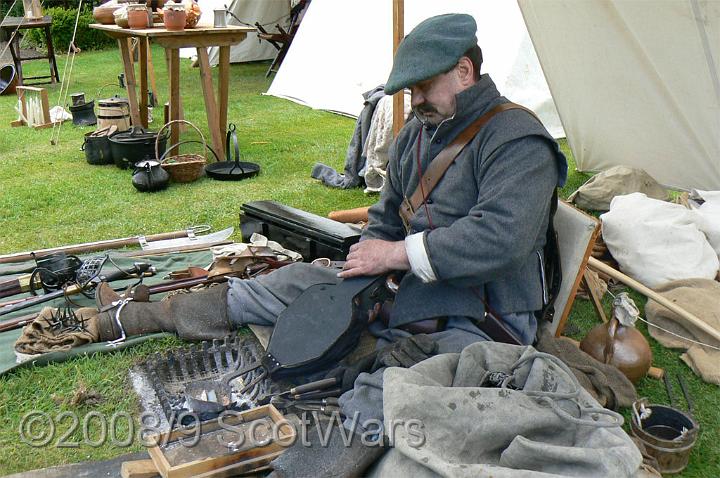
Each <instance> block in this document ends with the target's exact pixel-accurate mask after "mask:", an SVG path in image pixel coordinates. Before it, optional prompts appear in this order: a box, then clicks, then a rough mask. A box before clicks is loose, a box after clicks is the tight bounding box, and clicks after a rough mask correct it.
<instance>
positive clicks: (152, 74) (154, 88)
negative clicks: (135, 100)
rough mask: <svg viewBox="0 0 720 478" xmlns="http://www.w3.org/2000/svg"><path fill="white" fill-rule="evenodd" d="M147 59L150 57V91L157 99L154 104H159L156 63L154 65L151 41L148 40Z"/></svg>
mask: <svg viewBox="0 0 720 478" xmlns="http://www.w3.org/2000/svg"><path fill="white" fill-rule="evenodd" d="M147 59H148V74H149V75H150V91H152V94H153V99H154V100H155V104H154V105H153V106H157V105H159V104H160V97H159V96H158V93H157V84H156V82H155V65H153V59H152V49H151V48H150V42H149V41H148V49H147Z"/></svg>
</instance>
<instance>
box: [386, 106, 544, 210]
mask: <svg viewBox="0 0 720 478" xmlns="http://www.w3.org/2000/svg"><path fill="white" fill-rule="evenodd" d="M518 109H519V110H525V111H527V112H528V113H530V114H531V115H532V116H533V117H534V118H535V119H538V118H537V116H535V113H533V112H532V111H530V110H529V109H527V108H525V107H524V106H520V105H518V104H515V103H502V104H500V105H497V106H496V107H494V108H493V109H491V110H490V111H488V112H487V113H485V114H484V115H482V116H481V117H479V118H478V119H476V120H475V121H473V122H472V123H471V124H470V126H468V127H467V128H465V129H464V130H463V131H462V133H460V134H459V135H458V136H457V138H455V139H454V140H453V142H452V143H450V144H449V145H447V146H446V147H445V148H444V149H443V150H442V151H440V153H438V155H437V157H435V159H433V160H432V162H431V163H430V166H429V167H428V169H427V170H426V171H425V174H423V176H422V178H420V183H419V184H418V186H417V187H416V188H415V191H414V192H413V193H412V195H411V196H410V199H409V200H407V199H406V200H405V201H403V203H402V205H401V206H400V211H399V212H400V217H401V218H402V219H403V221H404V222H405V224H408V223H409V221H410V218H411V217H412V215H413V214H414V213H415V211H417V208H418V207H420V205H422V203H423V202H424V201H425V199H426V198H427V197H428V196H429V195H430V192H431V191H432V190H433V189H434V188H435V186H436V185H437V183H438V182H440V179H442V177H443V175H444V174H445V172H446V171H447V170H448V168H449V167H450V165H451V164H452V163H453V162H454V161H455V158H457V157H458V155H459V154H460V151H462V150H463V148H464V147H465V146H466V145H467V144H468V143H469V142H470V141H471V140H472V139H473V138H474V137H475V135H477V134H478V132H479V131H480V130H481V129H482V128H483V126H485V125H486V124H487V123H488V122H489V121H490V120H491V119H492V118H493V116H495V115H496V114H498V113H502V112H503V111H508V110H518ZM538 121H540V120H539V119H538ZM421 186H422V187H421ZM423 193H424V195H423Z"/></svg>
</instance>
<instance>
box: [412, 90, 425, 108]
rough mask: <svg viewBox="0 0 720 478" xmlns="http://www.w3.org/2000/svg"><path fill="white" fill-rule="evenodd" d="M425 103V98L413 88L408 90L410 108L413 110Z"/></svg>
mask: <svg viewBox="0 0 720 478" xmlns="http://www.w3.org/2000/svg"><path fill="white" fill-rule="evenodd" d="M423 103H425V97H424V96H423V95H422V93H420V92H419V91H417V90H416V89H414V88H411V89H410V106H411V107H412V108H413V109H414V108H417V107H418V106H419V105H421V104H423Z"/></svg>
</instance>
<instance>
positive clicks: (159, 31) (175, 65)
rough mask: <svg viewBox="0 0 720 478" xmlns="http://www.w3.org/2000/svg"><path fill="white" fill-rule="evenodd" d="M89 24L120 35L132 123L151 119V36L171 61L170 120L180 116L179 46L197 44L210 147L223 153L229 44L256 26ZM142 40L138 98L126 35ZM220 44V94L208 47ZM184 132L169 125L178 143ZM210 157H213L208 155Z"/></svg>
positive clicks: (171, 139) (140, 43)
mask: <svg viewBox="0 0 720 478" xmlns="http://www.w3.org/2000/svg"><path fill="white" fill-rule="evenodd" d="M90 28H94V29H96V30H101V31H103V32H105V33H106V34H107V35H109V36H110V37H112V38H115V39H117V41H118V45H119V47H120V54H121V55H122V61H123V66H124V69H125V84H126V85H127V93H128V101H129V103H130V119H131V121H132V122H133V124H137V125H140V124H141V125H143V126H144V127H147V124H148V109H147V107H148V76H147V73H148V53H147V52H148V43H149V41H150V40H152V41H153V42H155V43H157V44H158V45H160V46H162V47H163V48H164V49H165V55H166V58H167V61H168V77H169V79H170V120H171V121H172V120H176V119H179V118H180V48H197V54H198V61H199V64H200V80H201V81H200V84H201V86H202V92H203V97H204V100H205V112H206V113H207V123H208V129H209V130H210V141H211V144H212V148H213V149H214V150H215V152H216V153H217V154H218V156H219V157H220V158H221V160H222V158H224V156H225V143H224V136H225V131H226V130H227V111H228V89H229V80H230V47H231V46H232V45H235V44H237V43H240V42H241V41H242V40H243V39H245V37H246V36H247V34H248V32H253V31H255V29H254V28H249V27H238V26H228V27H226V28H215V27H212V26H197V27H195V28H188V29H185V30H182V31H168V30H166V29H165V28H164V27H153V28H146V29H141V30H131V29H128V28H121V27H119V26H117V25H101V24H92V25H90ZM130 38H137V39H138V41H139V47H140V48H139V52H140V53H139V61H138V63H139V65H140V102H139V104H138V97H137V92H136V87H137V83H136V80H135V68H134V66H133V62H132V58H131V54H130V47H129V44H128V39H130ZM214 46H217V47H219V48H220V62H219V86H218V97H217V101H216V100H215V92H214V87H213V81H212V73H211V70H210V59H209V58H208V52H207V48H209V47H214ZM179 136H180V128H179V123H173V124H172V125H170V141H171V142H170V144H171V145H173V144H177V143H178V139H179ZM208 160H210V158H208Z"/></svg>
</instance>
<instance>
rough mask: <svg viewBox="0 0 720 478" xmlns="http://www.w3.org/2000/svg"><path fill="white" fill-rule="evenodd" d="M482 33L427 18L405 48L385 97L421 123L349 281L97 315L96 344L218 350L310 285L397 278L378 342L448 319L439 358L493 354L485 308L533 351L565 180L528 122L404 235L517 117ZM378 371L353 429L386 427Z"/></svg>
mask: <svg viewBox="0 0 720 478" xmlns="http://www.w3.org/2000/svg"><path fill="white" fill-rule="evenodd" d="M476 28H477V27H476V24H475V21H474V19H473V18H472V17H471V16H469V15H464V14H449V15H440V16H436V17H432V18H429V19H427V20H425V21H423V22H422V23H420V24H419V25H418V26H417V27H416V28H415V29H413V31H412V32H410V34H409V35H407V37H406V38H405V39H404V40H403V42H402V43H401V45H400V47H399V48H398V51H397V53H396V55H395V59H394V63H393V68H392V72H391V73H390V76H389V78H388V81H387V84H386V85H385V92H386V93H387V94H394V93H396V92H398V91H400V90H402V89H404V88H410V91H411V94H412V107H413V111H414V113H415V117H414V118H413V119H412V120H410V121H409V122H408V123H407V124H406V125H405V127H404V128H403V129H402V130H401V131H400V134H399V136H398V138H397V140H396V141H395V142H394V144H393V146H392V149H391V152H390V158H391V159H390V163H389V164H388V168H387V182H386V185H385V187H384V189H383V191H382V193H381V195H380V200H379V201H378V202H377V203H376V204H375V205H374V206H372V207H371V208H370V211H369V223H368V226H367V227H366V228H365V230H364V231H363V234H362V239H361V241H360V242H359V243H358V244H356V245H354V246H353V247H352V248H351V250H350V254H349V255H348V257H347V262H346V263H345V265H344V269H343V270H342V271H341V272H339V273H336V271H333V270H331V269H326V268H322V267H318V266H313V265H310V264H294V265H290V266H287V267H284V268H281V269H279V270H278V271H275V272H273V273H271V274H268V275H266V276H262V277H259V278H256V279H251V280H244V281H243V280H234V279H231V280H230V282H229V284H228V285H227V286H219V287H214V288H210V289H209V290H207V291H202V292H198V293H193V294H187V295H180V296H175V297H173V298H171V299H170V300H167V301H163V302H158V303H145V304H143V303H137V302H127V303H124V304H122V305H121V308H118V307H114V308H112V309H110V310H107V311H104V312H101V313H100V314H99V315H93V314H97V312H94V313H93V314H91V315H93V317H94V318H92V319H91V322H90V325H89V327H90V328H92V330H93V332H92V333H93V334H94V337H95V339H96V340H114V339H117V338H118V337H120V336H121V335H123V334H125V335H133V334H139V333H148V332H154V331H172V332H177V333H178V334H179V335H180V336H181V337H184V338H189V339H208V338H215V337H219V336H223V335H225V334H226V333H227V332H229V331H230V330H232V329H234V328H237V327H239V326H242V325H245V324H261V325H272V324H273V323H274V321H275V318H276V317H277V316H278V315H279V314H280V312H281V311H282V310H283V309H284V308H285V307H286V306H287V305H288V304H289V303H290V302H292V300H294V299H295V298H296V297H298V296H299V295H300V294H301V293H302V291H303V290H305V289H306V288H307V287H309V286H310V285H312V284H315V283H326V282H333V281H337V280H340V279H342V278H348V277H354V276H361V275H381V274H386V273H389V272H396V271H401V272H404V276H403V277H402V280H401V281H400V286H399V290H398V293H397V296H396V298H395V303H394V307H393V310H392V313H391V314H390V319H389V321H388V322H387V323H384V322H382V321H378V320H376V321H374V322H373V323H372V324H371V325H370V330H371V332H372V333H373V334H374V335H375V336H377V337H378V338H380V339H381V340H382V341H383V342H394V341H397V340H398V339H400V338H403V337H407V336H409V335H411V334H412V333H413V331H414V328H413V324H414V323H416V322H419V321H425V320H427V319H439V320H435V321H434V322H433V323H432V325H431V328H430V329H429V330H428V329H427V328H425V331H426V332H428V333H429V334H430V337H431V338H433V339H434V340H435V341H436V342H437V351H438V352H440V353H446V352H459V351H460V350H462V349H463V348H464V347H465V346H467V345H469V344H471V343H473V342H476V341H479V340H492V339H493V338H494V337H493V336H492V332H491V331H489V330H487V328H486V326H485V321H484V317H485V308H486V304H487V305H489V306H490V307H491V308H492V309H493V310H494V312H496V313H497V315H499V316H500V317H501V320H502V321H503V322H504V324H505V326H506V328H507V329H509V330H510V331H511V332H512V335H514V336H515V337H517V341H518V342H520V343H522V344H531V343H532V342H533V341H534V338H535V333H536V330H537V321H536V318H535V311H538V310H539V309H541V308H542V307H543V304H544V297H546V294H547V291H546V289H545V284H544V278H543V246H544V244H545V240H546V231H547V227H548V221H549V214H550V206H551V198H552V197H553V192H554V190H555V188H556V187H558V186H561V185H562V184H563V183H564V181H565V178H566V173H567V165H566V161H565V157H564V156H563V155H562V153H561V152H560V151H559V149H558V145H557V143H556V142H555V141H554V140H553V138H552V137H551V136H550V135H549V134H548V132H547V131H546V130H545V128H544V127H543V126H542V124H541V123H540V122H539V121H538V120H537V119H536V118H534V117H533V115H531V114H529V113H528V112H526V111H523V110H521V109H511V110H507V111H500V112H497V114H494V116H492V117H491V118H489V119H488V121H487V122H486V124H485V125H484V126H483V127H482V128H481V129H480V131H479V132H478V133H477V134H475V135H474V136H473V137H471V139H470V140H469V142H468V144H467V146H465V147H464V148H463V149H462V150H461V151H460V152H459V155H458V156H457V157H456V159H455V161H454V162H453V163H452V164H451V165H450V166H449V167H448V168H447V170H446V172H445V173H444V174H443V175H442V177H441V178H440V180H439V182H437V185H436V186H435V187H434V188H432V190H430V187H429V186H427V185H426V184H425V183H423V185H421V186H420V188H419V190H420V197H421V202H420V207H418V208H416V210H415V211H411V214H409V215H408V217H407V218H406V220H405V221H404V220H403V217H401V214H400V209H401V207H403V206H404V202H405V200H406V198H410V197H411V196H412V195H413V192H414V191H415V190H416V188H418V184H419V178H420V177H422V175H423V174H424V173H425V172H426V171H427V170H428V169H429V168H430V167H431V165H432V164H433V160H434V159H435V158H436V157H437V156H438V154H439V153H440V152H441V151H442V150H443V149H444V148H446V147H447V146H448V145H450V144H451V143H452V142H453V141H454V140H455V139H456V138H457V137H458V136H459V135H460V134H461V133H463V132H464V131H465V130H466V128H468V126H469V125H471V124H472V123H474V122H475V121H476V120H478V119H479V118H481V117H483V115H485V114H486V113H488V112H490V111H491V110H494V109H495V108H496V107H497V106H498V105H501V104H504V103H508V100H507V99H506V98H504V97H502V96H501V95H500V94H499V93H498V91H497V89H496V88H495V85H494V83H493V81H492V80H491V79H490V77H489V76H488V75H487V74H482V75H481V74H480V66H481V64H482V53H481V50H480V48H479V47H478V45H477V38H476V36H475V32H476ZM336 276H337V277H336ZM101 305H104V304H103V303H102V300H101ZM298 340H299V341H300V342H302V337H298ZM382 371H383V369H380V370H377V371H375V372H374V373H372V374H361V375H360V376H359V377H358V379H357V380H356V382H355V387H354V389H353V390H350V391H348V392H347V393H345V394H344V395H343V396H342V397H341V400H340V403H341V406H342V407H343V412H345V414H346V415H348V416H351V415H352V414H353V412H354V411H359V412H360V414H361V416H362V417H365V418H378V417H380V418H381V417H382Z"/></svg>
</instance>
